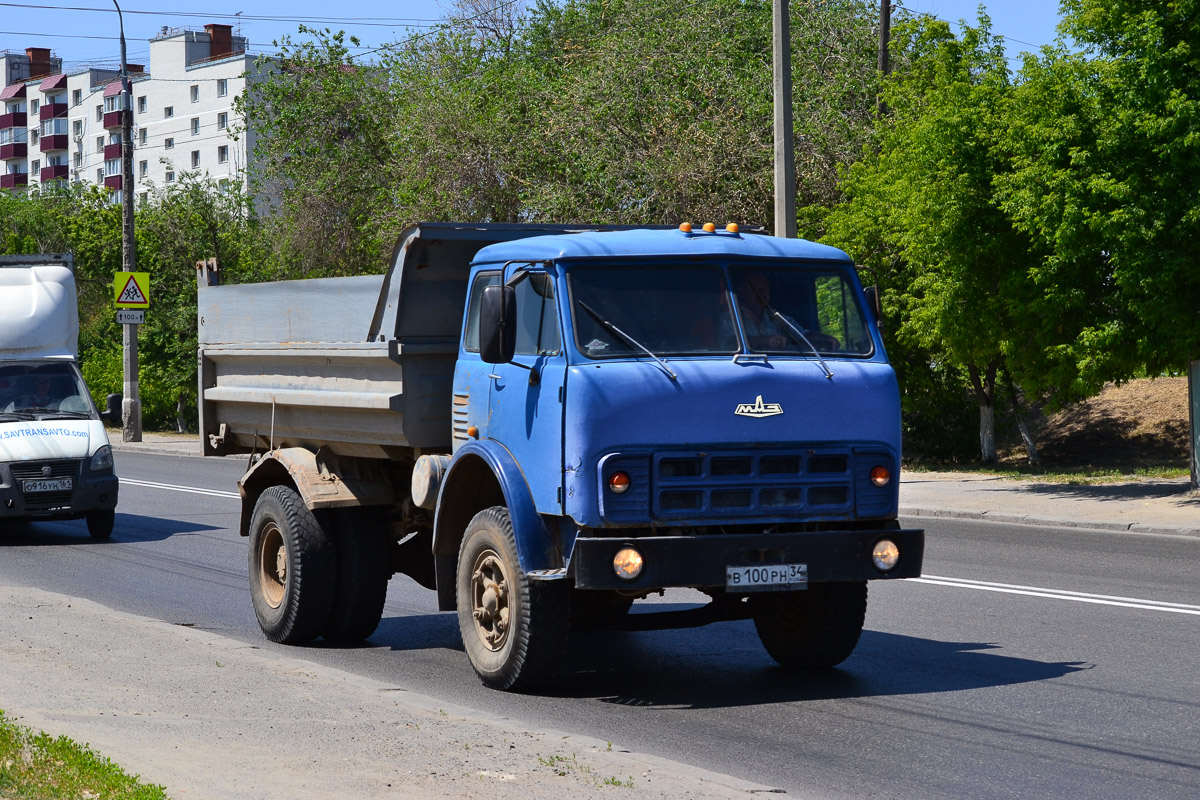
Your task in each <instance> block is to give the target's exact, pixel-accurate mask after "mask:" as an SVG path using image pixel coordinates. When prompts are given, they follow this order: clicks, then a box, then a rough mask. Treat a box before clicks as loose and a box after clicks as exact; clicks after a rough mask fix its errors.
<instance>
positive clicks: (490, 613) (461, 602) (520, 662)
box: [457, 506, 570, 690]
mask: <svg viewBox="0 0 1200 800" xmlns="http://www.w3.org/2000/svg"><path fill="white" fill-rule="evenodd" d="M457 598H458V627H459V630H460V631H461V633H462V639H463V646H464V648H465V649H466V651H467V657H468V658H469V659H470V660H471V666H472V667H474V669H475V673H476V674H477V675H479V678H480V680H482V681H483V682H484V684H485V685H487V686H490V687H491V688H493V689H501V690H520V689H529V688H532V687H534V686H536V685H538V684H539V683H542V682H544V681H546V680H548V679H549V678H550V677H551V676H552V675H553V673H554V671H555V669H556V668H557V667H558V665H559V662H560V660H561V659H562V658H563V655H564V653H565V652H566V645H567V639H568V635H569V631H570V598H569V597H568V595H567V586H566V584H565V583H563V582H562V581H531V580H529V578H528V577H527V576H526V575H525V573H524V572H523V571H522V570H521V565H520V561H519V560H518V557H517V545H516V538H515V537H514V535H513V527H512V520H511V519H510V518H509V515H508V510H507V509H505V508H503V507H502V506H493V507H492V508H487V509H484V510H483V511H480V512H479V513H478V514H476V515H475V517H474V519H472V520H471V522H470V524H469V525H467V530H466V533H465V534H464V535H463V540H462V546H461V547H460V548H459V552H458V580H457Z"/></svg>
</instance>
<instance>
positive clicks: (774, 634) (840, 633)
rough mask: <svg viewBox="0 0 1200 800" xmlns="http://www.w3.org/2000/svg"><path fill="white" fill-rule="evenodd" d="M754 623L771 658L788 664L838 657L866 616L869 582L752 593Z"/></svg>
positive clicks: (818, 664) (817, 664)
mask: <svg viewBox="0 0 1200 800" xmlns="http://www.w3.org/2000/svg"><path fill="white" fill-rule="evenodd" d="M751 603H752V610H753V615H754V627H755V628H756V629H757V630H758V638H759V639H761V640H762V643H763V647H765V648H766V649H767V653H769V654H770V656H771V658H773V659H775V660H776V661H778V662H779V663H780V664H782V665H783V666H785V667H788V668H790V669H817V668H823V667H832V666H835V665H837V664H840V663H842V662H843V661H845V660H846V659H847V658H849V657H850V654H851V653H852V652H854V648H855V646H856V645H857V644H858V638H859V636H861V635H862V629H863V622H864V621H865V620H866V616H867V582H866V581H851V582H846V583H814V584H811V585H810V586H809V587H808V589H806V590H804V591H801V592H785V593H780V594H774V593H764V594H757V595H753V596H752V597H751Z"/></svg>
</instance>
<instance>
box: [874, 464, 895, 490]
mask: <svg viewBox="0 0 1200 800" xmlns="http://www.w3.org/2000/svg"><path fill="white" fill-rule="evenodd" d="M891 479H892V473H890V472H889V471H888V469H887V467H873V468H872V469H871V483H873V484H875V485H876V486H887V485H888V481H890V480H891Z"/></svg>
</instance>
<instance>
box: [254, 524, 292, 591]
mask: <svg viewBox="0 0 1200 800" xmlns="http://www.w3.org/2000/svg"><path fill="white" fill-rule="evenodd" d="M258 585H259V588H261V589H262V596H263V599H264V600H266V601H267V605H269V606H270V607H271V608H279V606H280V605H282V603H283V595H284V593H285V592H286V590H287V548H286V547H284V544H283V532H282V531H280V530H279V526H278V525H276V524H275V523H274V522H268V523H267V524H266V526H265V527H264V528H263V532H262V535H261V536H260V537H259V545H258Z"/></svg>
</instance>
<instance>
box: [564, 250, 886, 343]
mask: <svg viewBox="0 0 1200 800" xmlns="http://www.w3.org/2000/svg"><path fill="white" fill-rule="evenodd" d="M731 284H732V292H731V291H730V286H731ZM569 286H570V291H571V319H572V326H573V329H574V335H575V345H576V347H577V348H578V349H579V352H580V353H582V354H583V355H584V356H586V357H588V358H593V359H603V358H628V357H631V356H633V357H638V356H645V355H646V354H647V352H650V353H653V354H654V355H656V356H705V355H732V354H734V353H738V352H750V353H768V354H775V355H790V356H799V357H805V356H809V357H811V356H814V355H816V354H820V355H821V356H825V355H836V356H853V357H864V356H869V355H870V354H871V353H872V352H873V349H874V345H873V342H872V340H871V336H870V333H869V331H868V329H867V325H866V323H865V321H864V317H863V314H862V312H861V309H860V307H859V304H858V300H857V294H856V291H855V287H854V285H853V284H852V283H851V282H850V280H849V278H848V277H847V276H846V275H845V274H844V273H843V272H841V271H840V270H837V269H829V268H825V269H823V268H820V267H805V268H798V267H795V266H753V267H751V266H743V265H736V264H735V265H732V266H731V267H730V268H729V270H728V271H726V270H725V269H722V268H721V267H720V266H717V265H713V266H707V267H696V266H680V267H616V266H613V267H599V266H598V267H592V266H587V267H576V268H574V269H572V270H571V271H570V273H569ZM735 305H736V314H735V311H734V306H735Z"/></svg>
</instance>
